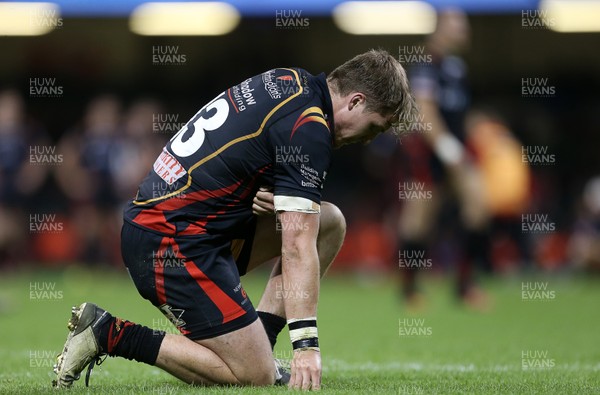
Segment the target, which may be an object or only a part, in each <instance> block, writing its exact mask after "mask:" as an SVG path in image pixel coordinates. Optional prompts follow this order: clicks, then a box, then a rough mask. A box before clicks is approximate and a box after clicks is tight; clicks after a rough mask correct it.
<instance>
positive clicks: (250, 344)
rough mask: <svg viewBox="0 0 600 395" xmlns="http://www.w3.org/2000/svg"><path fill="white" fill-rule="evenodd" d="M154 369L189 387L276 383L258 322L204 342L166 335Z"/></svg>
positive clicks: (271, 358) (263, 332) (268, 352)
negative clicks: (190, 385) (168, 374)
mask: <svg viewBox="0 0 600 395" xmlns="http://www.w3.org/2000/svg"><path fill="white" fill-rule="evenodd" d="M156 366H157V367H159V368H161V369H163V370H165V371H167V372H169V373H170V374H172V375H173V376H175V377H177V378H179V379H181V380H183V381H185V382H187V383H190V384H208V385H210V384H237V385H271V384H273V383H274V382H275V365H274V361H273V356H272V354H271V348H270V347H269V342H268V340H267V337H266V335H265V331H264V329H263V327H262V325H261V323H260V321H258V320H256V321H254V322H253V323H252V324H250V325H248V326H246V327H244V328H241V329H238V330H236V331H233V332H230V333H227V334H225V335H221V336H217V337H215V338H211V339H205V340H198V341H192V340H190V339H188V338H186V337H185V336H178V335H167V336H166V337H165V339H164V341H163V344H162V346H161V348H160V352H159V354H158V358H157V359H156Z"/></svg>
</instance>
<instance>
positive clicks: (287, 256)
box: [278, 211, 321, 390]
mask: <svg viewBox="0 0 600 395" xmlns="http://www.w3.org/2000/svg"><path fill="white" fill-rule="evenodd" d="M319 215H320V214H318V213H302V212H294V211H281V212H279V213H278V218H279V221H280V223H281V229H282V231H281V244H282V246H281V270H282V283H283V289H284V290H287V291H288V292H285V297H284V300H283V302H284V306H285V312H286V317H287V319H288V320H287V321H288V325H289V328H290V337H291V340H292V346H293V348H294V358H293V359H292V366H291V368H292V369H291V378H290V382H289V387H290V388H295V389H303V390H309V389H313V390H318V389H320V387H321V354H320V350H319V343H318V334H317V326H316V325H317V324H316V322H317V304H318V301H319V256H318V254H317V235H318V233H319Z"/></svg>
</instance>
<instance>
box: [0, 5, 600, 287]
mask: <svg viewBox="0 0 600 395" xmlns="http://www.w3.org/2000/svg"><path fill="white" fill-rule="evenodd" d="M166 3H169V2H166ZM399 3H402V4H401V7H402V8H394V7H396V6H397V5H398V4H399ZM580 3H585V8H583V9H582V8H581V6H580ZM599 3H600V2H597V1H583V2H581V1H561V0H555V1H542V2H539V1H537V0H511V1H509V0H488V1H475V0H462V1H460V0H456V1H445V0H428V1H423V2H404V1H400V2H383V3H381V2H361V3H360V4H357V3H356V2H343V1H339V0H333V1H325V0H320V1H278V2H276V1H253V2H247V1H243V0H231V1H224V2H221V3H210V4H209V3H200V6H202V5H204V6H208V8H188V9H185V8H184V9H175V8H168V5H167V6H164V5H161V6H160V7H167V8H160V7H158V6H155V7H154V8H153V6H148V4H145V3H144V2H142V1H139V0H122V1H118V0H108V1H102V2H92V1H79V2H78V1H71V0H62V1H61V0H59V1H55V2H53V3H44V5H39V4H38V5H35V6H31V4H32V3H29V5H30V6H31V7H29V8H28V7H27V6H25V7H23V5H24V4H25V5H26V4H27V3H0V22H1V23H0V51H1V53H2V61H1V62H0V265H1V266H2V268H3V269H4V270H13V269H16V268H21V267H25V266H34V267H37V266H46V267H63V266H68V265H82V266H85V265H90V266H91V265H96V266H105V265H106V266H115V267H119V268H120V267H121V260H120V259H121V258H120V246H119V231H120V224H121V221H122V220H121V210H122V207H123V204H124V203H125V202H126V201H127V200H128V199H131V198H132V197H133V196H134V194H135V192H136V189H137V185H138V184H139V183H140V181H141V180H142V178H143V177H144V176H145V175H146V173H147V172H148V171H149V170H150V169H151V165H152V163H153V161H154V159H155V158H156V156H157V155H158V153H159V152H160V150H161V147H162V146H163V145H164V143H165V142H166V141H168V139H169V138H170V137H171V136H172V135H173V134H174V133H175V132H177V131H178V130H179V128H180V127H181V126H182V125H183V124H185V122H187V120H188V119H189V118H190V117H191V116H192V115H193V114H194V113H195V112H196V111H197V109H198V108H200V107H201V106H202V105H203V104H204V103H206V102H207V101H209V100H210V99H211V98H213V97H214V96H215V95H216V94H218V93H219V92H221V91H223V90H224V89H226V88H227V87H229V86H232V85H234V84H237V83H239V82H240V81H243V80H244V79H246V78H248V77H250V76H253V75H256V74H259V73H261V72H263V71H265V70H268V69H270V68H273V67H289V66H295V67H302V68H304V69H307V70H308V71H310V72H311V73H313V74H317V73H319V72H326V73H328V72H330V71H331V70H333V69H334V68H335V67H336V66H337V65H339V64H341V63H342V62H344V61H345V60H347V59H349V58H351V57H353V56H354V55H357V54H359V53H362V52H364V51H366V50H368V49H370V48H383V49H386V50H387V51H388V52H389V53H390V54H392V55H393V56H395V57H397V58H399V59H400V60H401V61H403V63H404V65H405V66H406V67H407V69H409V70H416V69H418V68H419V67H421V68H423V67H425V68H426V67H430V65H428V64H427V63H429V62H431V61H432V60H431V58H430V57H428V56H427V55H426V52H420V51H423V50H424V49H425V48H426V46H425V44H426V42H427V37H428V35H429V34H430V33H432V32H433V30H434V29H435V24H436V22H435V20H436V19H435V18H436V11H440V10H442V9H445V8H446V7H448V6H453V7H457V8H460V9H462V10H463V11H464V12H466V14H467V16H468V26H469V32H470V34H469V39H468V40H467V42H466V45H465V48H463V49H464V50H463V51H462V53H461V55H460V56H461V57H462V59H463V60H464V64H465V65H466V68H467V69H468V84H467V85H466V87H467V88H466V89H468V93H469V99H468V100H469V106H468V113H467V114H466V116H467V119H469V120H470V121H468V122H466V123H465V126H464V136H462V138H461V140H462V141H463V142H464V144H465V146H466V147H467V150H468V152H469V155H470V158H471V160H472V162H473V163H474V164H475V166H476V167H477V168H478V169H480V171H481V174H482V178H483V180H484V184H486V183H487V184H486V185H487V187H486V188H487V189H488V190H490V191H494V189H493V187H494V186H496V187H497V188H496V189H500V190H507V189H511V188H516V189H518V190H519V194H518V196H516V197H514V199H516V201H512V202H509V203H506V202H504V203H502V202H501V203H498V204H496V203H497V202H494V201H493V197H494V196H495V195H494V193H499V192H492V194H491V195H490V196H491V197H490V196H488V198H487V203H486V204H487V207H488V209H489V216H490V222H489V226H488V227H487V228H486V235H487V237H488V239H487V240H488V241H487V243H488V244H486V245H487V246H488V247H487V248H486V251H485V252H486V255H485V257H484V258H482V260H483V261H485V262H480V263H479V264H478V267H479V270H480V271H482V272H486V273H490V274H496V273H500V274H502V273H513V272H519V271H523V270H542V271H571V270H577V271H585V272H586V273H587V272H589V273H593V272H596V273H597V272H598V269H599V267H600V178H598V177H600V156H599V155H598V147H599V146H600V133H599V132H600V98H599V97H598V94H597V92H598V90H599V89H600V72H599V70H600V52H599V51H598V48H599V47H600V34H599V32H598V30H599V29H600V26H598V24H597V22H596V25H594V21H593V20H591V21H590V20H589V18H588V16H589V15H592V16H593V15H596V16H597V15H599V14H600V13H599V12H598V10H599V7H600V5H599ZM186 4H187V5H188V6H189V5H192V6H198V4H197V3H196V4H192V3H186ZM569 4H571V6H573V9H571V8H565V7H567V6H568V5H569ZM171 6H173V4H171ZM157 7H158V8H157ZM173 7H174V6H173ZM386 7H387V8H386ZM389 7H391V8H389ZM582 10H583V11H582ZM586 15H587V16H586ZM190 18H191V20H190ZM592 19H593V18H592ZM596 19H597V18H596ZM169 20H170V21H171V22H173V21H177V23H175V24H170V23H169ZM573 21H574V22H573ZM373 22H375V23H373ZM421 121H422V122H421V125H422V126H423V125H424V126H425V127H424V129H423V130H424V131H427V125H428V123H427V120H421ZM422 134H423V133H420V132H419V130H412V131H408V133H407V134H406V135H405V136H404V137H403V138H402V139H401V140H398V139H396V138H394V137H392V136H385V135H384V136H380V137H379V138H378V139H376V140H375V141H374V142H373V143H372V144H371V145H370V146H351V147H345V148H343V149H340V150H338V151H336V152H335V155H334V160H333V165H332V168H331V171H330V174H329V175H328V178H327V182H326V185H325V189H324V199H325V200H328V201H331V202H333V203H335V204H337V205H338V206H339V207H340V208H341V210H342V211H343V212H344V214H345V215H346V218H347V222H348V233H347V240H346V243H345V244H344V247H343V249H342V251H341V253H340V255H339V257H338V259H337V260H336V263H335V264H334V266H333V269H332V272H335V271H353V272H359V273H381V272H383V273H394V275H396V274H397V275H398V276H399V277H400V276H401V272H402V270H400V269H399V261H400V262H401V261H402V256H403V255H402V254H403V252H402V251H403V247H402V243H403V241H402V234H401V231H400V226H399V225H398V223H399V221H400V220H399V218H401V217H402V215H403V210H404V207H405V206H406V205H407V204H408V203H407V200H411V198H410V197H408V198H407V197H406V195H403V194H402V193H400V192H401V191H402V190H403V189H405V188H406V186H407V185H409V184H406V183H407V182H413V184H410V185H413V186H414V185H417V186H420V188H421V189H422V192H428V191H429V192H430V193H433V199H438V198H443V197H444V193H445V192H443V191H442V190H441V189H435V190H434V189H433V188H429V187H428V184H426V183H425V184H419V183H416V184H414V182H415V181H414V179H412V178H410V177H411V175H410V174H409V175H407V171H406V169H408V168H410V167H411V166H412V165H413V164H414V161H418V159H419V152H420V151H418V149H419V148H418V147H419V145H418V143H415V141H416V140H418V139H420V138H421V137H422ZM407 151H408V152H407ZM511 155H512V156H511ZM411 161H413V162H411ZM509 169H512V170H509ZM506 172H508V174H509V175H510V176H508V177H504V178H502V175H504V174H505V173H506ZM498 177H499V178H498ZM411 180H412V181H411ZM499 180H500V181H499ZM442 182H443V181H442ZM482 188H483V187H482ZM409 189H410V187H409ZM430 193H425V194H422V199H425V200H428V199H430V198H431V194H430ZM403 196H404V197H403ZM438 217H440V216H438ZM438 217H436V218H434V219H431V221H432V223H433V224H435V226H434V227H433V230H431V231H430V233H431V234H430V235H428V238H429V239H430V240H433V241H431V242H430V243H429V244H428V247H427V256H428V257H430V259H432V261H433V264H432V265H430V266H431V267H430V269H431V270H429V271H428V272H429V273H446V272H448V271H449V270H450V269H451V268H453V267H454V266H456V265H458V263H457V262H458V261H459V260H460V258H459V257H460V256H461V254H463V251H461V248H463V247H464V246H463V244H462V243H460V242H457V241H456V232H454V230H453V229H454V228H453V226H454V225H455V224H454V223H453V221H452V220H444V218H438ZM441 217H443V215H441ZM532 224H533V226H532ZM404 256H405V257H406V255H404ZM400 266H401V264H400ZM425 266H429V265H425Z"/></svg>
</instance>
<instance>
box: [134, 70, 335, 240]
mask: <svg viewBox="0 0 600 395" xmlns="http://www.w3.org/2000/svg"><path fill="white" fill-rule="evenodd" d="M332 125H333V109H332V103H331V97H330V95H329V90H328V88H327V83H326V79H325V74H320V75H318V76H313V75H311V74H309V73H308V72H306V71H305V70H302V69H297V68H293V69H292V68H290V69H285V68H281V69H273V70H269V71H267V72H265V73H263V74H260V75H257V76H254V77H251V78H248V79H247V80H245V81H243V82H242V83H240V84H238V85H235V86H233V87H231V88H229V89H227V90H226V91H225V92H223V93H221V94H220V95H218V96H217V97H216V98H215V99H213V100H212V101H211V102H209V103H208V104H207V105H205V106H204V107H202V108H201V109H200V111H198V112H197V113H196V115H194V116H193V117H192V119H190V120H189V121H188V123H187V124H186V125H185V126H184V127H183V128H182V129H181V130H180V131H179V132H178V133H177V134H176V135H175V136H173V138H172V139H171V140H170V141H169V142H168V143H167V145H166V146H165V147H164V148H163V151H162V153H161V154H160V155H159V157H158V158H157V159H156V162H155V163H154V166H153V170H152V171H150V173H149V174H148V176H147V177H146V178H145V179H144V181H143V182H142V184H141V185H140V187H139V190H138V193H137V196H136V198H135V200H133V201H132V202H130V203H129V204H128V206H127V207H126V209H125V213H124V216H125V220H126V221H129V222H131V223H134V224H137V225H139V226H142V227H144V228H148V229H151V230H153V231H156V232H159V233H161V234H165V235H180V236H181V235H205V236H206V237H209V236H217V237H220V236H225V237H227V236H230V235H233V234H236V232H238V231H240V229H241V228H242V227H243V226H244V225H245V224H246V223H247V222H248V220H249V219H250V218H251V217H252V215H253V214H252V199H253V197H254V195H255V193H256V191H257V190H258V188H259V187H261V186H269V187H272V188H273V191H274V195H275V207H276V209H277V210H283V211H300V212H309V213H312V212H319V207H320V201H321V187H322V184H323V181H324V179H325V176H326V173H327V169H328V168H329V164H330V158H331V150H332V144H333V134H332V133H333V129H332V128H333V126H332Z"/></svg>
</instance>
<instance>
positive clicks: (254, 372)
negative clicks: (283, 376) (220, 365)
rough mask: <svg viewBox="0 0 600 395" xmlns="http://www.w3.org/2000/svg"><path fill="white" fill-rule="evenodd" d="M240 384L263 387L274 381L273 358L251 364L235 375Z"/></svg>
mask: <svg viewBox="0 0 600 395" xmlns="http://www.w3.org/2000/svg"><path fill="white" fill-rule="evenodd" d="M237 379H238V380H239V382H240V384H242V385H251V386H257V387H264V386H266V385H273V384H274V383H275V365H274V363H273V360H270V361H268V362H265V363H261V364H253V366H249V367H248V369H247V370H245V371H244V372H241V373H240V374H238V375H237Z"/></svg>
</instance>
